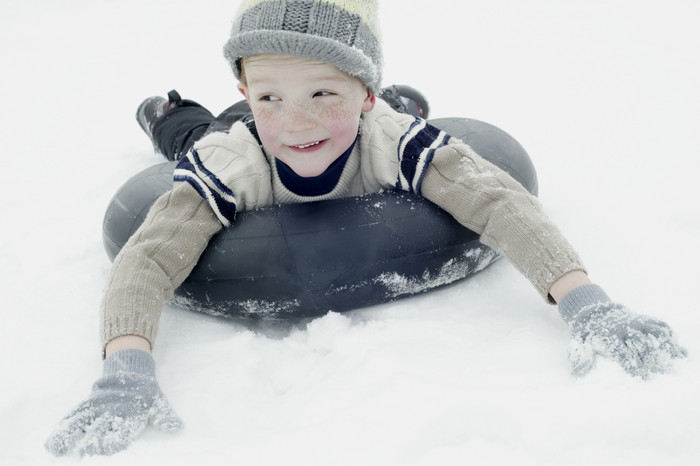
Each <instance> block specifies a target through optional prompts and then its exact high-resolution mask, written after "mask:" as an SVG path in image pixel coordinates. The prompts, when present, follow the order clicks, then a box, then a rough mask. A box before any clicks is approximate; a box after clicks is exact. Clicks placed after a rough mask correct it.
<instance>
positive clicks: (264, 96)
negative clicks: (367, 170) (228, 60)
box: [238, 55, 375, 177]
mask: <svg viewBox="0 0 700 466" xmlns="http://www.w3.org/2000/svg"><path fill="white" fill-rule="evenodd" d="M244 68H245V77H246V84H239V85H238V88H239V90H240V91H241V93H242V94H243V95H244V96H245V98H246V99H247V100H248V103H249V104H250V108H251V109H252V111H253V116H254V117H255V126H256V128H257V130H258V135H259V136H260V139H261V141H262V143H263V146H265V149H267V151H268V152H270V153H271V154H272V155H273V156H275V157H276V158H278V159H279V160H281V161H282V162H284V163H286V164H287V165H288V166H289V167H290V168H291V169H292V170H294V172H295V173H296V174H297V175H299V176H302V177H311V176H318V175H320V174H321V173H323V172H324V171H326V169H327V168H328V166H329V165H330V164H331V163H333V162H334V161H335V160H336V159H337V158H338V157H340V156H341V155H342V154H343V153H344V152H345V151H346V150H347V149H348V147H350V144H352V142H353V141H354V140H355V137H356V136H357V131H358V127H359V124H360V115H361V114H362V112H369V111H370V110H372V108H374V102H375V97H374V95H373V94H372V93H371V92H370V91H369V90H368V89H367V88H366V87H365V86H364V85H363V84H362V82H361V81H360V80H359V79H357V78H354V77H352V76H350V75H348V74H346V73H344V72H342V71H340V70H339V69H338V68H336V67H335V66H332V65H329V64H327V63H321V62H316V61H312V60H305V59H301V58H296V57H290V56H286V55H259V56H252V57H247V58H246V59H245V61H244Z"/></svg>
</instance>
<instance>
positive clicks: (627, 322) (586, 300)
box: [559, 285, 687, 379]
mask: <svg viewBox="0 0 700 466" xmlns="http://www.w3.org/2000/svg"><path fill="white" fill-rule="evenodd" d="M559 312H560V313H561V315H562V317H563V318H564V320H565V321H566V322H567V323H568V324H569V329H570V331H571V345H570V347H569V360H570V361H571V365H572V371H573V373H574V374H575V375H585V374H587V373H588V372H589V371H590V370H591V368H592V367H593V365H594V363H595V356H596V353H597V354H601V355H603V356H606V357H609V358H611V359H614V360H615V361H617V362H618V363H619V364H620V365H621V366H622V367H623V368H624V369H625V370H626V371H627V372H628V373H629V374H631V375H633V376H640V377H642V378H643V379H646V378H647V377H649V375H650V374H652V373H663V372H665V371H666V369H667V368H668V367H669V365H670V363H671V360H672V359H674V358H683V357H685V356H686V354H687V353H686V350H685V349H684V348H682V347H681V346H678V345H677V344H676V343H675V342H674V341H673V332H672V331H671V328H670V327H669V326H668V325H667V324H666V323H664V322H661V321H660V320H655V319H652V318H649V317H646V316H641V315H635V314H633V313H631V312H630V311H629V309H627V308H625V307H624V306H622V305H620V304H617V303H614V302H612V301H611V300H610V298H609V297H608V295H607V294H605V292H604V291H603V290H602V289H601V288H600V287H599V286H597V285H584V286H580V287H578V288H575V289H574V290H572V291H570V292H569V293H568V294H567V295H566V296H564V298H563V299H562V300H561V302H560V303H559Z"/></svg>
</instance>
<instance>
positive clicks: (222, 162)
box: [47, 0, 685, 455]
mask: <svg viewBox="0 0 700 466" xmlns="http://www.w3.org/2000/svg"><path fill="white" fill-rule="evenodd" d="M225 55H226V57H227V59H228V60H229V61H230V63H231V65H232V68H233V71H234V74H235V76H236V77H237V78H238V79H239V85H238V88H239V90H240V92H241V93H242V94H243V96H244V97H245V99H246V101H247V103H248V105H249V106H250V109H251V111H252V115H253V120H250V119H247V120H246V119H243V120H241V121H238V122H236V123H235V124H233V125H232V126H230V127H226V128H225V130H224V131H215V132H211V133H209V134H208V135H206V136H205V137H203V138H202V139H201V140H199V141H198V142H197V143H196V144H194V146H193V147H192V149H191V150H189V151H188V152H187V155H185V156H184V157H183V158H182V159H181V160H180V162H179V164H178V167H177V169H176V170H175V173H174V180H175V183H174V185H173V189H172V190H171V191H170V192H168V193H166V194H164V195H163V196H162V197H161V198H159V199H158V201H157V202H156V203H155V205H154V206H153V208H152V209H151V211H150V213H149V215H148V217H147V219H146V220H145V221H144V224H143V225H142V227H141V228H140V229H139V231H137V232H136V233H135V234H134V235H133V237H132V238H131V239H130V240H129V242H128V243H127V244H126V245H125V246H124V248H123V249H122V252H121V253H120V254H119V256H118V257H117V258H116V259H115V262H114V265H113V268H112V272H111V274H110V278H109V281H108V284H107V289H106V292H105V298H104V301H103V306H102V312H103V328H102V336H103V341H104V342H105V348H104V351H105V357H106V359H105V363H104V376H103V377H102V378H100V379H99V380H98V381H97V382H96V383H95V385H94V387H93V392H92V394H91V396H90V397H89V399H88V400H87V401H86V402H85V403H83V404H82V405H80V406H78V407H77V408H76V409H75V410H74V411H73V412H72V413H71V414H70V415H68V416H67V417H66V418H65V419H64V420H63V421H62V423H61V424H60V425H59V428H58V429H57V431H56V433H55V434H54V435H53V436H52V437H51V438H50V439H49V441H48V442H47V448H48V449H49V450H50V451H51V452H52V453H54V454H57V455H60V454H65V453H67V452H69V451H70V450H71V449H72V448H73V447H74V446H75V445H76V444H77V445H78V449H79V450H80V451H81V452H82V453H87V454H112V453H115V452H117V451H119V450H121V449H124V448H126V447H127V446H128V444H129V443H130V442H131V441H132V440H133V439H134V438H135V437H137V436H138V435H139V434H140V432H141V431H142V430H143V429H144V428H145V426H146V425H147V423H148V422H152V423H153V424H155V425H157V426H158V427H160V428H162V429H164V430H166V431H174V430H177V429H179V428H180V427H181V426H182V422H181V421H180V419H179V418H178V417H177V416H176V415H175V414H174V412H173V410H172V408H171V407H170V405H169V404H168V402H167V401H166V400H165V397H164V396H163V394H162V392H161V390H160V388H159V387H158V384H157V382H156V379H155V370H154V362H153V358H152V357H151V356H150V351H151V348H152V346H153V343H154V340H155V335H156V332H157V324H158V319H159V315H160V310H161V307H162V305H163V302H164V301H166V300H168V299H170V298H171V297H172V296H173V291H174V289H175V288H177V286H178V285H179V284H180V283H181V282H182V281H183V280H184V279H185V278H186V277H187V275H188V274H189V273H190V271H191V270H192V268H193V267H194V265H195V264H196V262H197V259H198V257H199V255H200V254H201V253H202V251H203V250H204V249H205V247H206V245H207V244H208V242H209V240H210V238H211V237H212V236H213V235H214V234H216V233H217V232H219V231H220V230H221V229H222V228H225V227H228V226H230V225H231V226H232V227H233V228H235V225H232V224H234V223H235V213H236V212H237V211H242V210H248V209H254V208H257V207H263V206H267V205H270V204H273V203H283V202H308V201H313V200H320V199H333V198H338V197H346V196H353V195H359V194H363V193H368V192H376V191H379V190H381V189H403V190H407V191H411V192H415V193H416V194H419V195H422V196H423V197H425V198H427V199H429V200H430V201H432V202H434V203H435V204H437V205H439V206H440V207H441V208H443V209H444V210H446V211H448V212H449V213H450V214H452V215H453V216H454V217H455V218H456V219H457V220H458V221H459V222H460V223H461V224H463V225H464V226H465V227H466V228H470V229H472V230H474V231H476V232H478V233H479V234H480V235H481V240H482V241H483V242H484V243H485V244H487V245H489V246H491V247H493V248H494V249H495V250H496V251H498V252H500V253H502V254H503V255H505V256H506V257H508V258H509V260H510V261H511V262H512V263H513V264H514V265H515V266H516V267H517V268H518V269H519V270H520V271H521V272H522V273H523V274H524V275H525V276H526V277H527V278H528V279H530V281H531V282H532V283H533V285H534V286H535V288H536V289H537V290H538V291H539V292H540V294H541V295H542V296H543V298H544V299H546V300H548V301H549V302H552V303H558V304H559V310H560V312H561V315H562V316H563V318H564V319H565V320H566V321H567V322H568V323H569V325H570V329H571V335H572V351H571V353H570V358H571V361H572V364H573V369H574V372H575V373H577V374H584V373H586V372H587V371H588V370H589V369H590V368H591V366H592V364H593V362H594V356H595V354H596V353H599V354H603V355H606V356H609V357H611V358H613V359H615V360H616V361H618V362H619V363H620V364H621V365H622V366H623V368H624V369H625V370H626V371H628V372H629V373H630V374H632V375H639V376H641V377H647V376H648V375H649V374H650V373H653V372H663V371H664V370H665V368H666V366H667V363H668V360H670V359H671V358H675V357H683V356H684V355H685V351H684V350H683V348H681V347H679V346H677V345H676V344H675V343H674V342H673V341H672V332H671V330H670V329H669V328H668V326H667V325H666V324H664V323H663V322H659V321H656V320H652V319H649V318H647V317H643V316H637V315H633V314H631V313H630V312H629V311H627V310H626V309H625V308H624V307H622V306H620V305H618V304H615V303H613V302H611V301H610V299H609V298H608V297H607V295H606V294H605V293H604V292H603V291H602V289H600V287H598V286H596V285H593V284H591V282H590V281H589V280H588V277H587V275H586V272H585V270H584V267H583V264H582V263H581V261H580V259H579V258H578V255H577V254H576V252H575V251H574V250H573V248H572V247H571V246H570V245H569V243H568V242H567V241H566V240H565V239H564V238H563V237H562V235H561V234H560V233H559V231H558V230H557V229H556V228H555V227H554V225H552V224H551V222H550V221H549V220H548V219H547V218H546V216H545V215H544V213H543V211H542V208H541V206H540V205H539V203H538V201H537V200H536V199H535V198H533V197H532V196H531V195H530V194H529V193H528V192H527V191H526V190H525V189H524V188H522V187H521V186H520V185H519V184H518V183H517V182H516V181H515V180H513V179H512V178H511V177H510V176H509V175H507V174H506V173H504V172H503V171H501V170H500V169H498V168H496V167H495V166H493V165H492V164H490V163H488V162H486V161H485V160H484V159H482V158H481V157H480V156H479V155H478V154H476V153H475V152H474V151H473V150H472V149H471V148H470V147H468V146H467V145H465V144H464V143H462V142H461V141H459V140H456V139H454V138H451V137H449V136H448V135H445V134H444V133H442V132H440V131H434V130H433V128H432V127H430V126H429V125H427V124H426V122H425V121H424V120H422V119H420V118H414V117H412V116H410V115H406V114H401V113H398V112H396V111H394V110H392V109H391V108H390V107H389V105H387V104H386V103H385V102H383V101H381V100H378V99H377V98H376V94H377V93H378V92H379V89H380V88H379V84H380V81H381V60H382V59H381V49H380V46H379V41H378V33H377V30H376V20H375V3H374V2H373V1H369V0H368V1H360V0H323V1H321V0H317V1H311V0H306V1H298V2H282V1H278V0H251V1H248V2H246V3H245V4H244V5H243V6H242V8H241V10H240V12H239V15H238V17H237V19H236V21H235V23H234V27H233V31H232V34H231V38H230V40H229V41H228V43H227V44H226V46H225ZM187 108H189V110H188V111H187V115H188V116H187V117H185V116H184V115H185V110H186V109H187ZM139 115H140V122H141V123H142V126H143V127H144V129H145V130H146V131H147V133H148V134H149V136H151V139H152V140H153V141H154V143H155V144H156V145H157V146H158V148H159V149H160V150H164V148H163V147H161V146H162V144H163V143H162V141H164V140H169V141H171V142H172V144H173V147H172V148H170V149H167V150H164V151H165V152H167V153H168V154H170V155H171V157H173V158H177V157H178V150H179V149H178V147H179V146H182V147H184V146H186V145H187V144H181V142H182V140H181V138H184V139H196V137H193V136H192V133H193V132H197V133H198V134H199V133H203V132H204V130H203V128H205V127H208V126H209V125H210V124H211V123H212V120H213V117H211V115H210V114H208V112H206V110H204V109H202V108H201V107H198V106H196V105H195V104H193V103H188V102H186V101H184V102H183V101H179V100H178V99H177V98H175V97H173V98H171V99H170V101H167V102H166V101H165V100H164V99H155V100H149V101H146V102H144V105H142V107H141V108H140V112H139ZM178 115H179V116H178ZM188 119H189V121H187V120H188ZM197 121H199V122H200V123H201V124H199V123H197ZM183 128H186V130H185V129H183ZM164 132H166V133H167V132H171V133H172V134H173V135H174V136H173V137H171V138H168V137H164V136H163V134H162V133H164ZM188 132H189V133H190V134H187V135H184V136H183V134H184V133H188Z"/></svg>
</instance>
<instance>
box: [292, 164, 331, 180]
mask: <svg viewBox="0 0 700 466" xmlns="http://www.w3.org/2000/svg"><path fill="white" fill-rule="evenodd" d="M284 163H285V164H286V165H287V166H288V167H289V168H291V169H292V171H293V172H294V173H296V174H297V175H298V176H300V177H302V178H314V177H316V176H320V175H323V173H325V171H326V170H328V167H330V166H331V164H332V163H333V162H331V163H329V164H310V165H303V164H290V163H288V162H284Z"/></svg>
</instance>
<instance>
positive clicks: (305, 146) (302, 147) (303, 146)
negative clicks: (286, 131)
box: [297, 141, 321, 149]
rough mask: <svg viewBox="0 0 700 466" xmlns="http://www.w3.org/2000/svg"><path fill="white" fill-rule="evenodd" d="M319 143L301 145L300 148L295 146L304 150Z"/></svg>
mask: <svg viewBox="0 0 700 466" xmlns="http://www.w3.org/2000/svg"><path fill="white" fill-rule="evenodd" d="M320 142H321V141H316V142H312V143H311V144H302V145H300V146H297V147H298V148H299V149H306V148H307V147H311V146H315V145H316V144H319V143H320Z"/></svg>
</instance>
